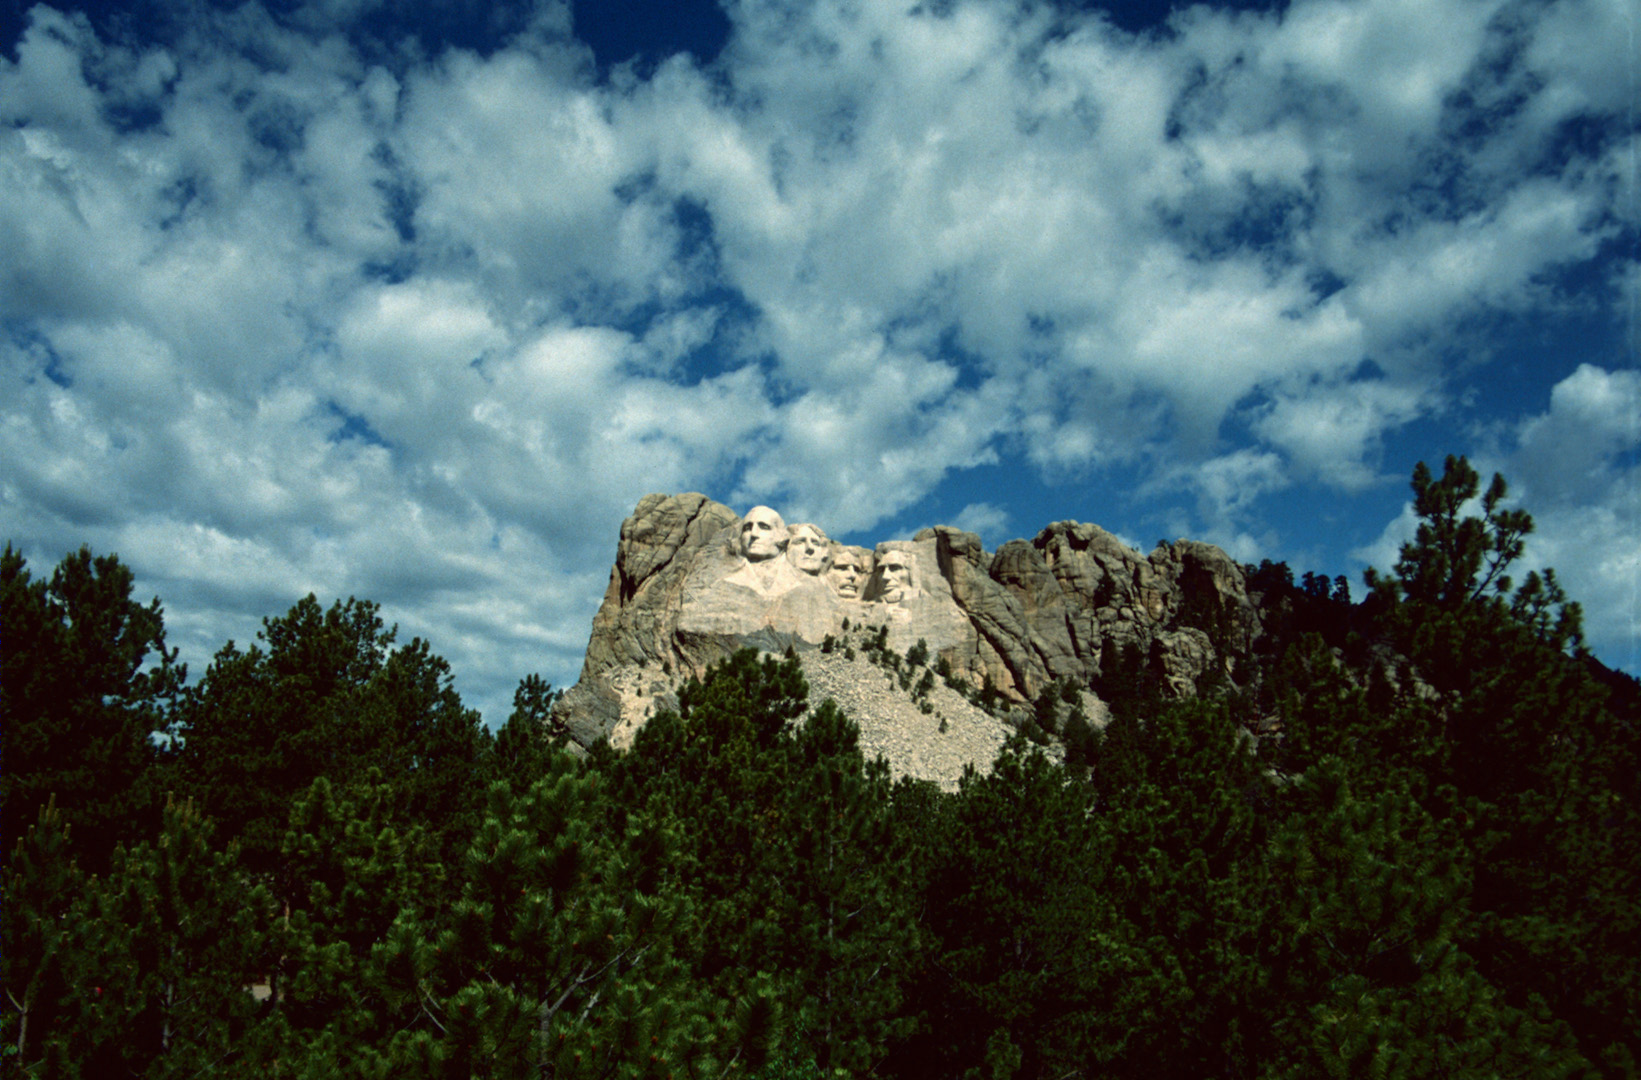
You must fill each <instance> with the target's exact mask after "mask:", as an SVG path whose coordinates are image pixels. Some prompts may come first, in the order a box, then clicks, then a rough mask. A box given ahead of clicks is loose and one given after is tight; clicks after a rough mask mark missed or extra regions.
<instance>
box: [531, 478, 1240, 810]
mask: <svg viewBox="0 0 1641 1080" xmlns="http://www.w3.org/2000/svg"><path fill="white" fill-rule="evenodd" d="M1258 634H1259V620H1258V616H1257V613H1256V611H1255V609H1254V606H1253V604H1252V603H1251V602H1250V600H1249V597H1248V592H1247V586H1246V582H1245V580H1244V576H1243V572H1242V568H1241V567H1240V566H1239V565H1238V564H1237V563H1235V562H1234V561H1233V560H1231V559H1230V558H1229V557H1228V556H1227V555H1226V554H1225V553H1224V552H1223V551H1220V550H1219V549H1218V548H1216V547H1213V546H1212V545H1208V544H1202V543H1196V542H1194V541H1187V540H1181V541H1177V542H1175V543H1172V544H1162V545H1159V546H1158V547H1157V549H1156V550H1155V551H1153V552H1151V554H1150V555H1141V554H1140V553H1139V552H1137V551H1135V550H1134V549H1132V548H1130V547H1128V546H1127V545H1125V544H1123V543H1122V542H1121V541H1119V540H1118V539H1117V538H1116V537H1114V536H1112V535H1111V534H1110V533H1108V532H1106V531H1105V530H1104V529H1101V528H1100V527H1099V526H1097V525H1089V524H1083V523H1079V522H1072V521H1059V522H1055V523H1054V524H1052V525H1049V526H1048V527H1047V528H1045V529H1043V530H1042V531H1041V532H1040V533H1038V534H1037V536H1036V538H1035V539H1033V540H1030V541H1027V540H1012V541H1010V542H1008V543H1006V544H1004V545H1002V546H1001V547H1000V548H999V549H998V550H997V551H996V552H987V551H986V550H985V548H984V547H983V546H982V545H981V543H980V539H979V537H977V536H975V535H974V534H973V533H967V532H963V531H961V530H958V529H954V528H950V527H948V526H937V527H935V528H932V529H924V530H923V531H921V532H919V533H918V534H917V535H916V536H915V537H914V538H912V539H911V540H900V541H887V542H884V543H880V544H878V545H876V547H875V548H872V549H867V548H862V547H853V546H846V545H842V544H838V543H835V542H833V541H831V540H829V539H828V538H827V536H826V533H825V531H824V523H801V524H795V525H792V526H788V525H787V524H786V522H785V521H784V519H782V517H781V515H780V514H779V513H778V512H777V511H776V510H774V509H772V508H770V507H753V508H751V509H749V510H748V511H747V513H746V514H745V515H744V516H742V515H739V514H736V513H735V511H733V510H731V509H730V508H729V507H727V506H724V505H723V504H721V503H717V502H714V501H712V500H711V499H708V498H707V497H706V496H704V495H699V494H693V493H692V494H686V495H647V496H645V497H644V498H643V499H642V500H640V501H639V503H638V506H637V507H636V508H635V509H634V510H633V514H632V516H631V517H629V518H628V519H627V520H626V521H625V522H623V523H622V526H621V537H620V542H619V543H618V545H617V547H616V556H615V565H614V567H613V568H612V569H611V571H610V584H609V588H608V589H607V590H606V592H605V594H604V602H603V604H602V606H601V607H600V608H599V611H598V615H597V616H596V617H595V618H594V620H593V629H592V637H591V640H590V641H589V643H588V647H587V659H586V663H585V665H584V666H583V668H582V672H581V678H580V680H579V682H577V684H576V685H575V686H574V687H573V688H572V689H571V690H570V692H569V693H568V694H566V695H565V698H564V701H563V702H562V703H561V706H560V710H559V715H560V716H561V717H562V718H564V720H565V721H566V722H567V724H568V726H569V728H570V732H571V735H572V737H573V738H574V739H575V740H576V741H577V742H578V743H580V744H581V745H583V746H590V745H592V744H593V743H594V742H596V741H599V740H602V739H609V740H610V741H611V742H612V743H613V744H614V745H616V746H618V747H619V746H624V745H627V744H628V743H630V741H631V739H632V735H633V734H634V733H635V732H636V731H637V730H638V728H639V727H640V726H642V724H643V723H644V721H645V720H646V719H647V718H648V717H649V716H650V715H653V713H654V712H655V710H656V709H658V708H667V707H670V706H672V705H673V704H675V702H676V699H675V696H674V694H675V691H676V690H677V688H678V687H679V686H680V685H681V684H682V683H683V682H684V680H686V679H687V678H689V677H690V676H692V675H699V674H702V673H704V672H705V670H706V669H707V667H708V666H709V665H711V664H712V663H713V662H714V661H716V660H719V659H722V658H724V657H726V656H728V655H730V654H731V653H733V652H734V651H735V650H736V649H739V648H742V647H745V646H748V645H750V646H753V647H756V648H759V649H763V650H766V651H769V652H774V653H784V652H785V651H786V650H787V649H789V648H790V649H792V650H793V651H794V652H795V653H796V655H797V656H798V657H799V658H800V660H802V661H803V663H804V665H805V670H806V673H807V674H808V677H809V679H810V683H811V686H812V688H813V691H812V692H813V694H814V696H815V698H816V700H817V701H818V700H819V699H820V698H822V697H828V696H830V697H834V698H837V699H838V701H839V704H841V705H843V706H844V707H845V709H846V711H848V712H849V714H850V715H851V716H852V717H853V718H854V719H855V721H856V722H857V723H859V724H860V725H861V729H862V741H863V743H865V744H866V746H867V748H868V751H869V752H882V753H884V754H885V756H886V757H888V758H889V763H890V766H891V767H892V768H893V769H894V770H895V772H896V773H898V774H906V775H912V776H921V777H925V778H928V779H933V780H937V781H939V782H941V783H943V784H946V785H948V786H949V785H950V784H951V783H953V782H955V777H956V776H957V775H958V774H960V773H961V769H962V765H963V763H965V762H972V763H973V764H975V765H977V766H978V767H981V768H985V767H987V766H989V764H990V761H991V756H992V755H994V754H995V752H996V748H997V746H999V745H1001V743H1002V740H1003V738H1004V737H1005V735H1006V733H1007V730H1008V729H1007V726H1006V724H1005V723H1004V722H1003V721H1001V720H999V719H997V718H996V717H994V716H992V715H991V714H988V713H987V712H985V711H983V710H981V709H978V708H975V707H974V706H973V705H972V704H971V703H970V702H969V701H968V700H967V699H966V698H965V697H964V696H963V694H961V693H960V692H959V690H955V689H952V688H951V686H948V685H947V681H948V680H947V679H946V678H942V679H941V680H940V685H939V690H940V694H939V695H936V694H934V693H932V692H930V691H927V690H926V691H925V692H924V693H923V694H922V695H921V696H916V698H915V700H914V694H913V693H911V692H910V691H909V690H908V689H907V688H906V687H904V686H902V685H900V684H901V681H902V680H901V679H900V678H899V676H898V675H897V674H896V673H894V672H889V671H886V670H884V669H883V668H882V666H880V665H871V664H868V663H867V662H866V661H865V660H864V659H863V658H861V657H859V656H856V657H854V658H852V659H845V656H844V651H845V649H846V648H848V649H852V648H854V646H857V645H859V644H860V643H862V642H865V641H868V640H872V639H878V640H884V641H886V645H887V648H888V649H889V650H890V651H892V652H894V653H896V654H899V655H900V656H902V657H904V656H905V654H906V653H907V652H908V651H910V650H911V649H912V648H913V647H914V646H916V645H917V643H918V642H922V643H923V646H924V648H925V649H926V650H927V655H928V659H927V662H926V665H924V666H925V667H927V668H929V669H934V668H936V667H938V668H939V669H940V670H941V671H943V672H946V673H948V674H949V679H950V680H951V682H952V685H954V686H957V687H959V688H961V687H962V686H964V685H966V686H969V687H973V688H979V687H982V686H986V685H989V686H991V687H992V688H993V689H994V690H995V692H996V693H997V694H998V695H999V697H1000V699H1001V700H1003V701H1005V702H1016V703H1021V704H1024V703H1027V702H1029V701H1031V700H1032V699H1034V698H1035V697H1036V696H1037V695H1039V694H1041V693H1042V692H1043V691H1044V690H1045V689H1046V688H1048V687H1049V686H1051V685H1052V684H1055V683H1057V682H1058V683H1061V684H1064V683H1067V682H1069V683H1070V684H1072V685H1073V686H1075V687H1077V688H1078V689H1081V690H1084V691H1085V698H1086V699H1087V700H1088V701H1089V703H1090V705H1091V707H1092V708H1093V710H1094V712H1093V714H1091V715H1095V719H1096V720H1098V715H1097V714H1098V712H1099V707H1098V701H1097V698H1096V697H1095V696H1093V694H1091V693H1088V691H1095V692H1097V690H1098V688H1099V686H1100V683H1101V680H1102V678H1108V677H1111V676H1112V675H1113V669H1114V668H1115V667H1116V666H1117V665H1128V666H1129V667H1130V668H1134V667H1135V666H1136V665H1137V666H1138V668H1139V669H1140V670H1142V671H1143V672H1144V673H1146V674H1148V675H1149V676H1151V677H1154V678H1156V679H1158V680H1159V681H1160V682H1161V684H1162V685H1163V686H1165V687H1166V689H1167V691H1168V692H1170V693H1172V694H1174V695H1175V696H1182V697H1184V696H1191V695H1193V694H1196V693H1198V692H1199V691H1202V690H1205V689H1206V688H1207V687H1208V686H1209V685H1227V684H1229V685H1234V684H1235V681H1236V675H1237V667H1238V664H1239V663H1240V662H1242V661H1244V660H1245V659H1246V658H1247V656H1248V653H1249V650H1250V649H1251V648H1252V646H1253V642H1254V640H1255V639H1256V638H1257V636H1258ZM828 639H831V642H832V644H831V646H830V647H829V646H828V645H827V642H828ZM863 665H864V666H863ZM920 676H921V672H919V673H913V674H910V675H909V678H910V679H912V680H916V679H918V678H920ZM857 684H858V685H857ZM879 684H882V685H879ZM937 699H938V700H937ZM937 714H938V715H937ZM942 720H944V721H945V728H946V730H945V731H944V732H942V731H941V730H940V722H941V721H942Z"/></svg>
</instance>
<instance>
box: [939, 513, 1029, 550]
mask: <svg viewBox="0 0 1641 1080" xmlns="http://www.w3.org/2000/svg"><path fill="white" fill-rule="evenodd" d="M952 524H953V525H955V526H957V527H958V528H959V529H962V530H964V531H965V532H972V533H974V534H976V535H977V536H979V537H980V539H981V540H982V541H983V542H984V543H985V545H986V547H988V548H991V549H995V548H996V547H997V545H998V544H999V543H1001V542H1002V541H1003V540H1004V539H1006V537H1005V535H1004V534H1005V533H1006V532H1007V530H1008V528H1009V513H1008V511H1007V510H1005V509H1003V508H1002V507H1001V506H994V505H993V504H991V503H983V502H981V503H969V504H968V505H967V506H965V507H964V508H963V509H961V510H959V511H958V512H957V517H955V518H953V519H952ZM1044 524H1047V523H1046V522H1045V523H1044Z"/></svg>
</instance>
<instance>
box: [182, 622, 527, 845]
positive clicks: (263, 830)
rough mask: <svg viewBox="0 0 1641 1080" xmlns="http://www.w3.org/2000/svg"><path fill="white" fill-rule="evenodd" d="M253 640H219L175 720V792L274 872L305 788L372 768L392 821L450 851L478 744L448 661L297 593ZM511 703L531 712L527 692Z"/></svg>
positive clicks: (474, 781) (469, 795) (467, 807)
mask: <svg viewBox="0 0 1641 1080" xmlns="http://www.w3.org/2000/svg"><path fill="white" fill-rule="evenodd" d="M258 637H259V638H260V639H261V642H262V644H260V645H257V646H253V647H252V648H251V649H250V650H249V651H243V652H242V651H241V650H239V649H238V648H237V647H235V645H234V644H233V643H232V642H230V643H229V644H228V645H227V646H225V647H224V648H223V649H222V650H221V651H220V652H218V653H217V656H216V658H215V660H213V661H212V663H211V666H210V668H209V669H208V670H207V671H206V673H205V677H204V679H203V680H202V681H201V683H200V685H199V686H198V687H197V688H196V689H195V690H194V691H193V692H192V693H191V694H190V695H189V696H188V699H187V702H186V706H185V708H184V709H183V710H182V718H181V723H180V725H179V729H180V732H181V737H182V751H181V754H180V760H179V765H180V773H181V778H182V784H183V786H184V788H185V790H187V791H189V792H190V793H191V794H192V795H193V796H194V797H195V798H197V799H198V800H199V801H200V803H201V805H202V806H203V807H204V809H205V810H206V812H207V813H209V814H211V816H212V817H214V818H215V819H216V820H217V821H218V822H219V823H220V824H221V827H222V828H223V830H224V831H225V832H226V833H227V835H229V836H231V837H236V838H238V839H239V840H240V842H241V845H242V849H243V858H244V859H245V861H246V863H247V864H248V865H250V866H251V867H253V868H256V869H259V870H272V869H273V868H274V867H275V866H276V864H277V855H278V851H279V846H280V842H281V838H282V836H283V833H284V829H285V815H286V812H287V810H288V808H289V807H290V805H291V803H292V801H293V800H294V799H295V797H296V796H297V794H298V793H300V792H302V791H304V790H305V789H306V788H307V787H308V785H309V784H311V783H312V782H313V781H314V780H316V779H318V778H320V777H329V778H331V779H333V780H335V781H339V782H343V783H346V782H349V781H351V780H354V779H356V778H358V777H360V776H363V775H364V774H365V772H366V771H367V770H369V769H371V768H376V769H380V770H381V771H382V773H383V775H386V776H392V777H394V778H395V784H394V792H395V799H396V803H397V806H398V809H399V811H400V812H401V813H402V814H403V815H405V816H407V817H408V816H410V815H412V814H414V815H415V816H417V817H419V818H421V819H423V820H431V821H435V822H438V823H440V829H441V832H442V833H443V837H442V840H441V842H442V844H443V845H444V847H445V850H446V851H447V853H449V854H452V855H453V854H454V852H455V851H456V850H457V849H458V848H459V846H460V845H461V844H462V843H464V842H465V837H464V835H463V834H462V832H461V829H460V825H461V823H463V822H464V821H465V820H466V815H468V814H469V813H470V812H471V809H472V805H471V804H472V800H473V799H474V797H475V795H476V791H475V789H476V788H477V787H478V786H479V781H480V780H481V779H482V774H481V773H480V771H479V763H480V760H481V758H482V756H483V755H484V753H485V751H486V749H487V743H488V741H489V737H488V735H487V734H486V732H485V731H484V729H483V727H482V726H481V725H480V724H479V718H478V714H477V713H474V712H472V711H471V710H469V709H466V708H464V707H463V706H462V703H461V699H460V698H459V697H458V696H457V695H456V692H455V691H454V690H453V689H452V688H451V675H450V669H449V665H448V664H447V663H446V662H445V661H444V660H443V659H441V658H440V657H438V656H435V655H433V653H432V651H431V649H430V648H429V646H428V644H427V643H426V642H424V641H422V640H420V639H413V640H412V641H411V642H410V643H409V644H407V645H404V646H401V647H398V648H395V647H394V637H395V631H394V630H392V629H384V628H383V625H382V620H381V617H380V616H379V615H378V613H377V606H376V605H375V604H372V603H370V602H369V601H362V600H354V599H349V600H347V601H346V602H340V601H339V602H337V603H336V604H334V605H332V606H331V608H330V609H329V610H322V609H321V608H320V606H319V603H318V601H317V600H315V599H314V598H313V597H312V596H309V597H307V598H306V599H304V600H302V601H301V602H300V603H298V604H297V605H296V606H295V607H293V608H292V609H291V610H290V612H289V613H288V614H286V615H284V616H283V617H281V618H278V619H267V620H264V622H263V630H262V631H261V633H260V634H259V635H258ZM524 707H525V709H526V711H527V712H528V710H529V709H530V708H532V707H535V708H538V709H539V708H541V707H543V705H542V704H541V703H540V702H535V703H534V704H532V702H531V700H530V698H529V697H528V695H527V696H526V699H525V703H524Z"/></svg>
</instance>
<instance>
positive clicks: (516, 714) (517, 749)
mask: <svg viewBox="0 0 1641 1080" xmlns="http://www.w3.org/2000/svg"><path fill="white" fill-rule="evenodd" d="M561 697H563V692H562V691H557V690H554V689H553V688H552V687H551V686H549V685H548V684H547V683H546V682H545V681H544V680H543V679H542V678H541V676H539V675H528V676H526V677H525V678H524V679H523V680H522V681H521V682H520V683H519V686H518V689H517V690H515V691H514V692H513V711H512V713H511V714H509V716H508V717H507V722H506V723H505V724H503V725H502V726H501V727H500V729H498V730H497V731H496V735H495V739H494V740H493V741H492V742H491V744H490V746H489V747H488V753H487V755H486V764H487V766H488V767H487V769H486V772H487V774H488V776H489V778H490V779H491V780H506V781H507V782H508V783H509V784H511V785H512V787H513V789H514V790H515V791H521V790H523V789H524V788H527V787H529V786H530V785H531V784H532V783H534V782H535V781H536V779H537V778H539V777H540V776H541V775H542V774H543V773H545V772H546V771H547V767H548V765H549V763H550V762H551V760H552V758H553V756H554V755H555V754H556V752H557V751H558V750H561V749H563V747H564V745H565V743H566V742H567V741H568V738H569V736H568V733H567V732H566V731H565V730H564V725H563V722H562V721H560V720H558V719H557V718H556V717H555V716H554V709H555V708H556V707H557V706H558V700H559V698H561Z"/></svg>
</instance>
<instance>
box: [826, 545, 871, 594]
mask: <svg viewBox="0 0 1641 1080" xmlns="http://www.w3.org/2000/svg"><path fill="white" fill-rule="evenodd" d="M826 580H828V581H830V582H831V583H832V591H833V592H835V593H837V594H838V595H839V596H841V597H843V598H844V599H845V600H859V599H860V586H861V583H862V582H864V581H865V580H866V567H865V566H863V565H862V564H861V558H860V554H859V553H858V552H854V551H850V550H849V549H848V548H845V547H840V548H838V549H837V551H835V552H833V553H832V569H830V570H828V571H827V572H826Z"/></svg>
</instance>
